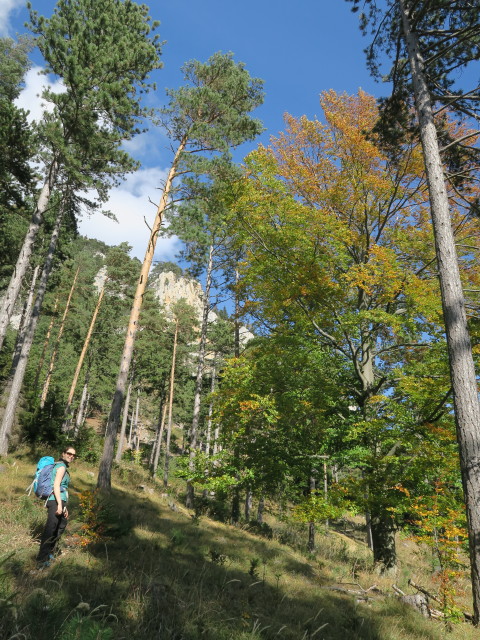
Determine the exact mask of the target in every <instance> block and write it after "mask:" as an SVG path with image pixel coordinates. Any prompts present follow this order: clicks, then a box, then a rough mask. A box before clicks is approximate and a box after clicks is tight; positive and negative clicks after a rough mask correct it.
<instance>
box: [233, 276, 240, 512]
mask: <svg viewBox="0 0 480 640" xmlns="http://www.w3.org/2000/svg"><path fill="white" fill-rule="evenodd" d="M239 281H240V275H239V272H238V269H237V268H235V285H238V283H239ZM234 317H235V320H234V355H235V357H236V358H239V357H240V322H239V318H240V300H239V299H238V293H237V291H236V290H235V316H234ZM233 458H234V465H235V468H236V469H238V467H239V464H240V453H239V451H238V447H234V450H233ZM236 478H237V480H238V473H237V474H236ZM239 520H240V487H239V486H238V484H237V485H235V486H234V487H233V495H232V516H231V521H232V524H237V523H238V521H239Z"/></svg>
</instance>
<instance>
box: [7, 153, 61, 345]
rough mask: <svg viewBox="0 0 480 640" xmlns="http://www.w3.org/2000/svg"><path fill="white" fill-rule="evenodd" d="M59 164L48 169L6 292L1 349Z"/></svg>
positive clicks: (53, 163) (54, 164)
mask: <svg viewBox="0 0 480 640" xmlns="http://www.w3.org/2000/svg"><path fill="white" fill-rule="evenodd" d="M57 172H58V166H57V163H56V162H52V164H51V165H50V167H49V169H48V173H47V177H46V178H45V182H44V184H43V188H42V190H41V192H40V195H39V197H38V200H37V206H36V209H35V212H34V214H33V216H32V221H31V223H30V226H29V228H28V231H27V235H26V236H25V240H24V241H23V246H22V249H21V251H20V255H19V256H18V259H17V263H16V265H15V269H14V271H13V274H12V277H11V279H10V283H9V285H8V288H7V291H6V293H5V298H4V300H3V305H2V309H1V312H0V350H1V348H2V346H3V342H4V340H5V334H6V332H7V328H8V325H9V322H10V318H11V317H12V313H13V309H14V306H15V302H16V300H17V298H18V294H19V292H20V287H21V286H22V280H23V277H24V275H25V272H26V270H27V267H28V265H29V263H30V257H31V255H32V251H33V245H34V244H35V240H36V237H37V235H38V231H39V229H40V226H41V224H42V219H43V214H44V213H45V211H46V209H47V206H48V203H49V200H50V194H51V192H52V189H53V186H54V184H55V180H56V177H57Z"/></svg>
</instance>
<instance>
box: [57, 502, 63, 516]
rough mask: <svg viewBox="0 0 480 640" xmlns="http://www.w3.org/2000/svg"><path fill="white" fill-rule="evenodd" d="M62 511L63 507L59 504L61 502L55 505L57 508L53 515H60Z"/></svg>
mask: <svg viewBox="0 0 480 640" xmlns="http://www.w3.org/2000/svg"><path fill="white" fill-rule="evenodd" d="M62 512H63V507H62V505H61V504H59V505H58V506H57V510H56V511H55V515H57V516H61V515H62Z"/></svg>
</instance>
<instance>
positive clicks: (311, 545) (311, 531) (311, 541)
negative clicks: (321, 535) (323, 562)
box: [307, 476, 316, 553]
mask: <svg viewBox="0 0 480 640" xmlns="http://www.w3.org/2000/svg"><path fill="white" fill-rule="evenodd" d="M315 486H316V482H315V478H314V477H313V476H310V480H309V494H310V496H312V495H313V494H314V493H315ZM307 549H308V551H309V552H310V553H313V552H314V551H315V522H309V523H308V542H307Z"/></svg>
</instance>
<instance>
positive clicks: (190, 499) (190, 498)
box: [185, 243, 213, 509]
mask: <svg viewBox="0 0 480 640" xmlns="http://www.w3.org/2000/svg"><path fill="white" fill-rule="evenodd" d="M212 271H213V243H212V244H211V245H210V250H209V252H208V264H207V279H206V283H205V296H204V298H203V313H202V328H201V332H200V345H199V348H198V364H197V377H196V380H195V398H194V403H193V420H192V427H191V429H190V442H189V461H188V469H189V472H190V473H193V470H194V468H195V454H196V449H197V434H198V425H199V422H200V404H201V398H202V388H203V371H204V367H205V350H206V345H207V330H208V312H209V311H210V289H211V286H212ZM194 495H195V489H194V486H193V484H192V482H191V480H190V479H188V480H187V496H186V501H185V506H186V507H187V509H193V503H194Z"/></svg>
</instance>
